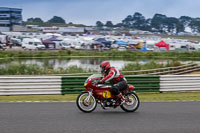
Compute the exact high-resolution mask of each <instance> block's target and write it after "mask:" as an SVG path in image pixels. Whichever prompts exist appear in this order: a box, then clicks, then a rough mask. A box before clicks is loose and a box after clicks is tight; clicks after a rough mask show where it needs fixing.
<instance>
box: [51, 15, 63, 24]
mask: <svg viewBox="0 0 200 133" xmlns="http://www.w3.org/2000/svg"><path fill="white" fill-rule="evenodd" d="M47 22H48V23H62V24H65V20H64V19H63V18H61V17H58V16H54V17H53V18H52V19H50V20H48V21H47Z"/></svg>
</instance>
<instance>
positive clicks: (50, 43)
mask: <svg viewBox="0 0 200 133" xmlns="http://www.w3.org/2000/svg"><path fill="white" fill-rule="evenodd" d="M42 43H43V44H44V45H45V47H46V48H48V49H55V47H56V43H55V42H53V41H50V40H42Z"/></svg>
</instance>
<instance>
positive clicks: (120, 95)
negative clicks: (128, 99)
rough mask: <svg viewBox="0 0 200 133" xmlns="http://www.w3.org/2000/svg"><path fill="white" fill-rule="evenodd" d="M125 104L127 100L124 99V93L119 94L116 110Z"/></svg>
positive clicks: (115, 105)
mask: <svg viewBox="0 0 200 133" xmlns="http://www.w3.org/2000/svg"><path fill="white" fill-rule="evenodd" d="M123 103H125V98H124V97H123V95H122V93H119V94H118V95H116V102H115V104H114V108H116V107H117V106H119V105H121V104H123Z"/></svg>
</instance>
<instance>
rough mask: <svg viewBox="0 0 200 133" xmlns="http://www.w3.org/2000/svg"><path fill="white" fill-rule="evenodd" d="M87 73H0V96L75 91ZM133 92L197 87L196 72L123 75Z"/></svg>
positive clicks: (193, 88) (82, 88)
mask: <svg viewBox="0 0 200 133" xmlns="http://www.w3.org/2000/svg"><path fill="white" fill-rule="evenodd" d="M86 79H87V76H0V95H34V94H41V95H42V94H76V93H80V91H82V90H84V87H83V84H84V81H85V80H86ZM126 79H127V80H128V83H130V84H132V85H134V86H135V90H136V91H137V92H165V91H183V90H184V91H187V90H200V75H160V76H158V75H142V76H139V75H138V76H126Z"/></svg>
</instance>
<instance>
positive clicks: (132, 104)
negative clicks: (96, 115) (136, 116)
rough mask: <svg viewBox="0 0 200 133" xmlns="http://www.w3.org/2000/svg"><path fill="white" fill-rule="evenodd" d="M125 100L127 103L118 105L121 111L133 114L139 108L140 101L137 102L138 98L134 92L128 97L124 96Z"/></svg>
mask: <svg viewBox="0 0 200 133" xmlns="http://www.w3.org/2000/svg"><path fill="white" fill-rule="evenodd" d="M125 99H126V100H128V102H126V103H124V104H122V105H120V107H121V108H122V110H124V111H126V112H134V111H136V110H137V109H138V108H139V106H140V100H139V98H138V96H137V95H136V94H135V93H134V92H132V93H130V94H129V95H127V96H125Z"/></svg>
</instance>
